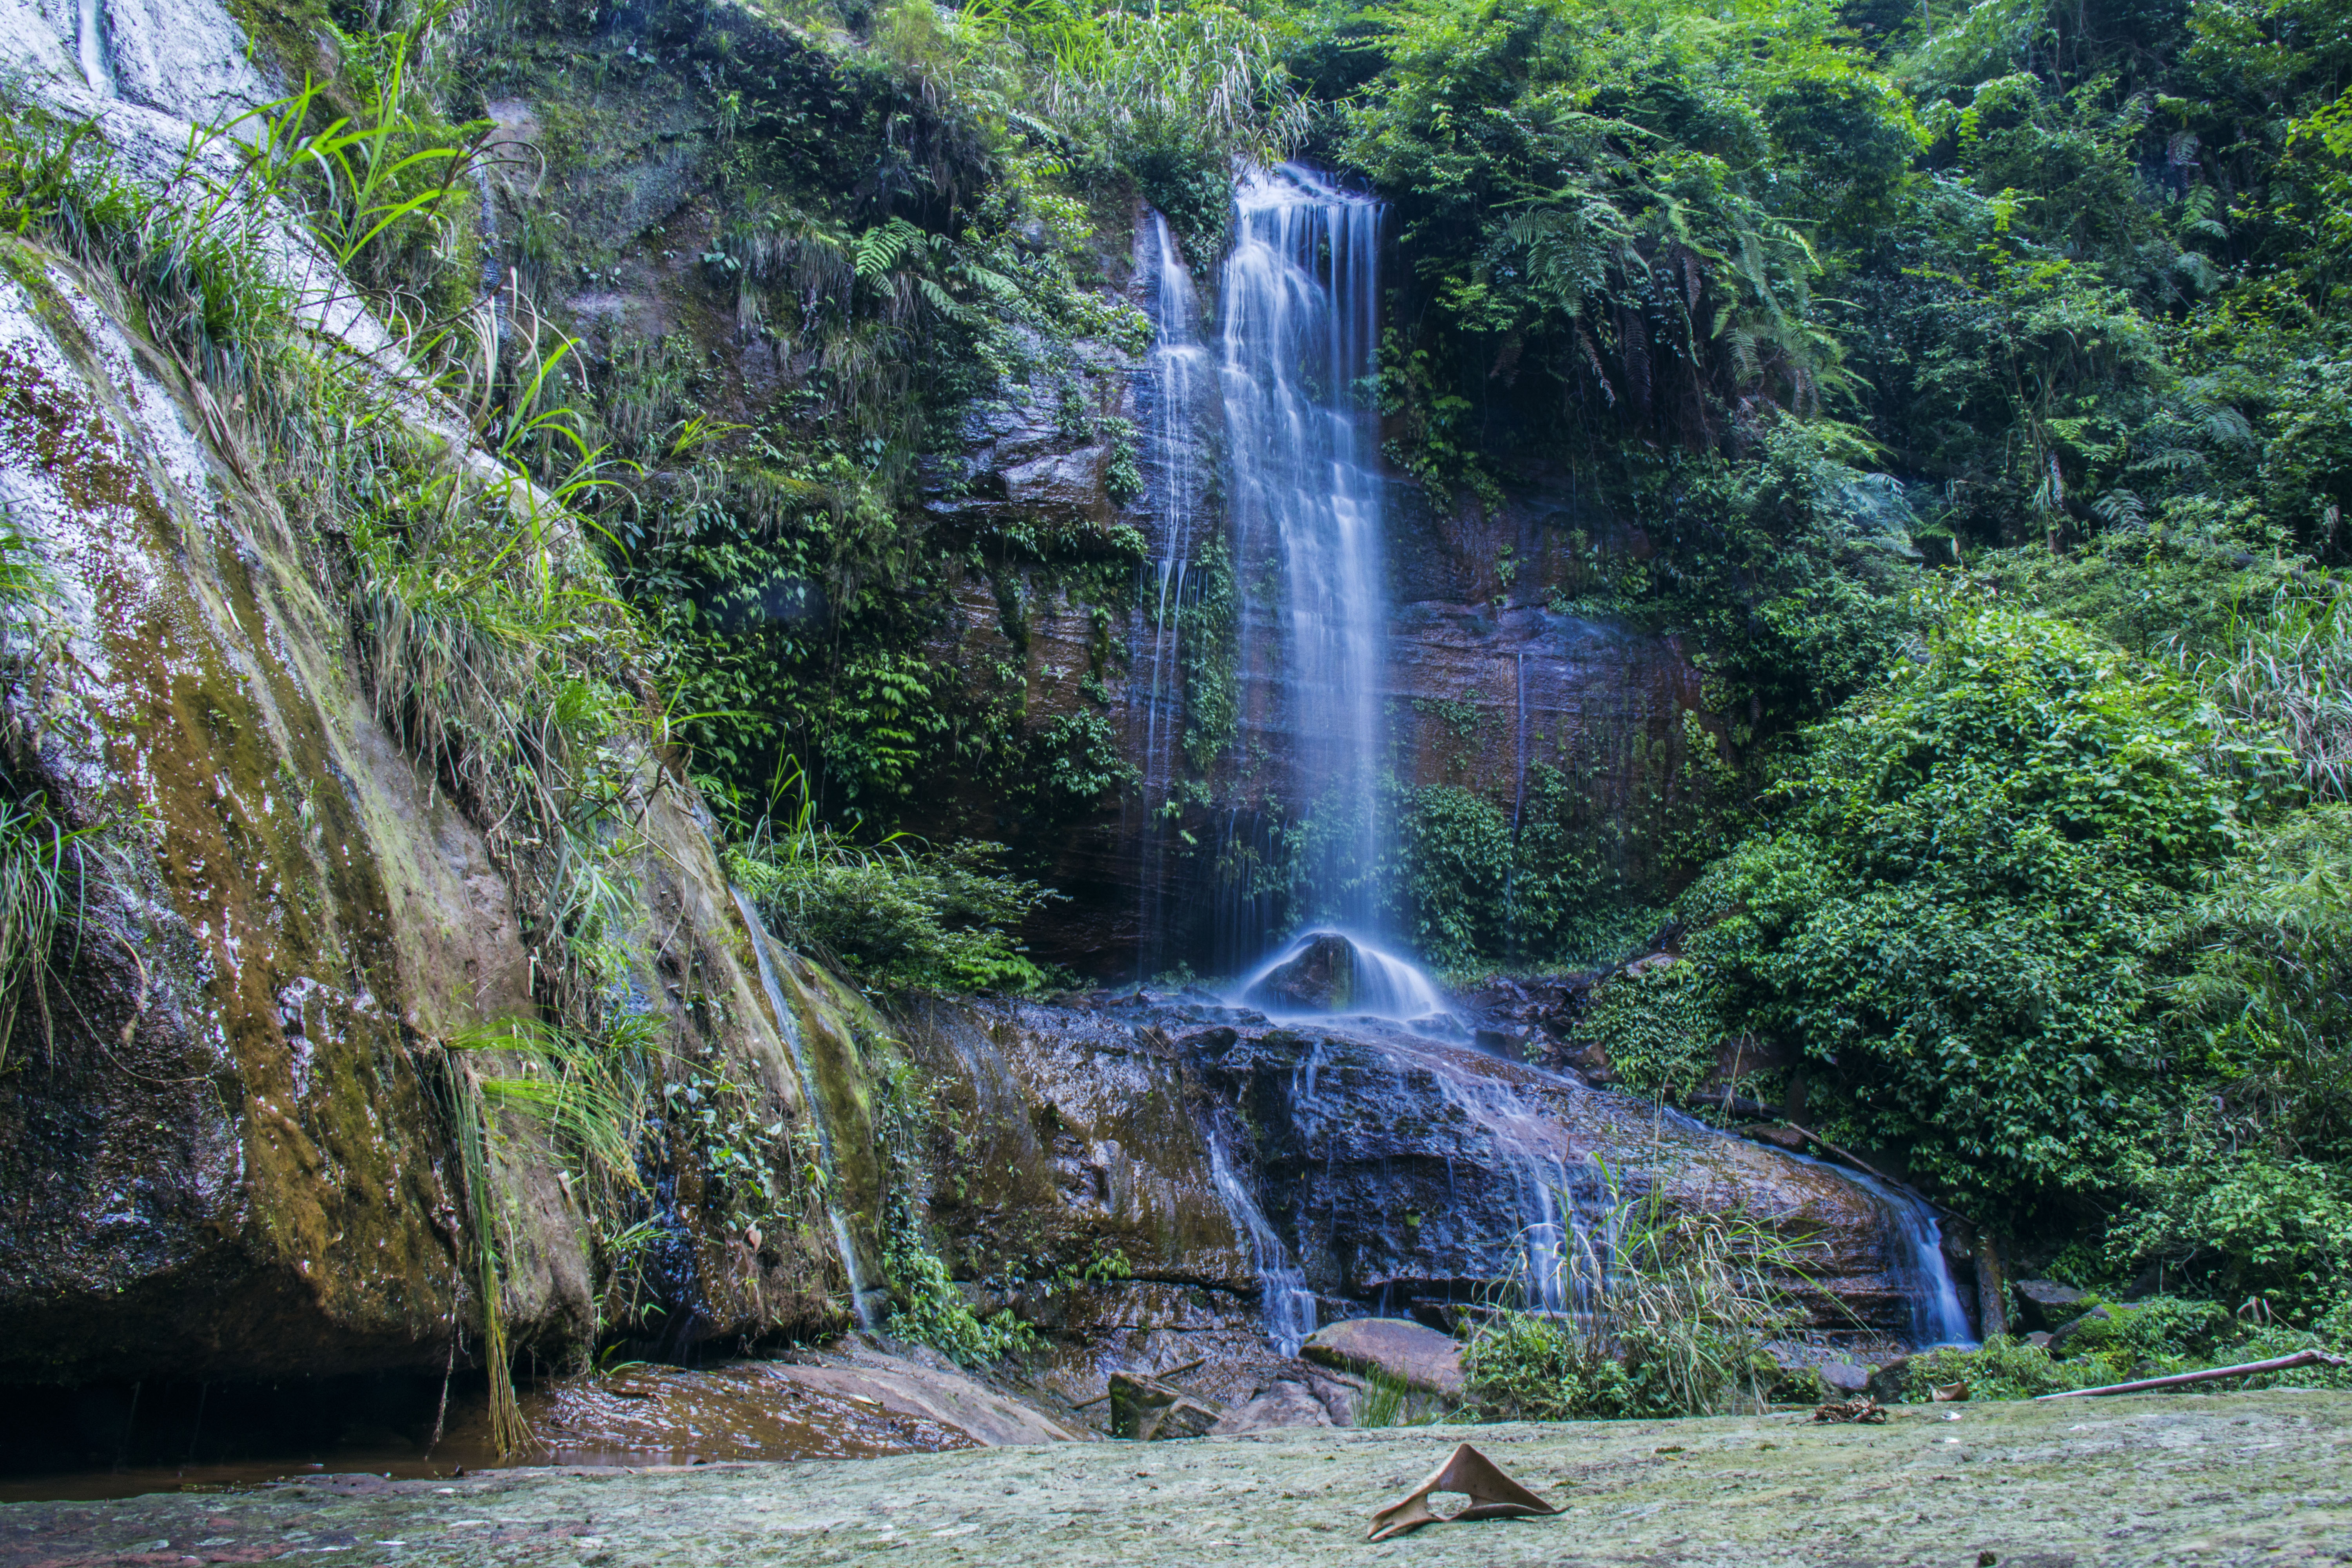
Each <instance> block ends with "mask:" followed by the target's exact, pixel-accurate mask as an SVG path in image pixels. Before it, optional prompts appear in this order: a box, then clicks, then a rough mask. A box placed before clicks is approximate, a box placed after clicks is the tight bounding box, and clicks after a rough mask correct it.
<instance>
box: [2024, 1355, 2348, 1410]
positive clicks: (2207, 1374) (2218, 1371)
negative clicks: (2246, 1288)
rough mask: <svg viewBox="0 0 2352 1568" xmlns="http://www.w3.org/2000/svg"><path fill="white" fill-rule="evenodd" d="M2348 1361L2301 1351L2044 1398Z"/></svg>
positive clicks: (2126, 1391) (2139, 1389) (2136, 1389)
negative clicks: (2266, 1358)
mask: <svg viewBox="0 0 2352 1568" xmlns="http://www.w3.org/2000/svg"><path fill="white" fill-rule="evenodd" d="M2344 1364H2345V1361H2344V1358H2343V1357H2342V1356H2340V1355H2330V1354H2328V1353H2327V1352H2326V1351H2318V1350H2313V1351H2297V1352H2294V1354H2293V1355H2283V1356H2279V1357H2277V1358H2276V1359H2274V1360H2272V1361H2250V1362H2248V1363H2245V1364H2244V1365H2242V1366H2209V1367H2207V1368H2206V1369H2205V1370H2204V1371H2203V1372H2176V1373H2173V1374H2172V1375H2171V1376H2170V1377H2143V1378H2141V1379H2140V1380H2139V1381H2138V1382H2137V1383H2110V1384H2106V1385H2105V1386H2104V1387H2100V1388H2069V1389H2066V1390H2064V1391H2063V1393H2058V1394H2042V1395H2040V1396H2038V1398H2037V1400H2036V1403H2039V1402H2040V1400H2042V1399H2087V1398H2089V1397H2090V1396H2091V1395H2093V1394H2138V1393H2141V1392H2143V1391H2145V1390H2147V1389H2151V1388H2179V1387H2180V1386H2181V1385H2183V1384H2190V1383H2211V1382H2214V1381H2215V1380H2217V1379H2219V1378H2224V1377H2252V1375H2253V1374H2254V1373H2258V1372H2291V1371H2293V1370H2294V1368H2296V1367H2299V1366H2342V1365H2344Z"/></svg>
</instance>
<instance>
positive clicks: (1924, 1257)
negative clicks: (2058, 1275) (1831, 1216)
mask: <svg viewBox="0 0 2352 1568" xmlns="http://www.w3.org/2000/svg"><path fill="white" fill-rule="evenodd" d="M1791 1157H1792V1158H1794V1159H1800V1160H1803V1161H1805V1162H1806V1163H1808V1164H1818V1165H1820V1166H1822V1169H1824V1170H1827V1171H1831V1172H1833V1173H1835V1174H1836V1175H1837V1176H1838V1177H1839V1178H1840V1179H1841V1180H1843V1181H1847V1182H1851V1183H1853V1184H1854V1185H1855V1186H1857V1187H1860V1188H1861V1189H1862V1190H1863V1191H1864V1192H1866V1193H1868V1194H1870V1195H1871V1196H1872V1197H1873V1198H1874V1199H1876V1200H1877V1202H1878V1204H1879V1206H1880V1207H1881V1208H1882V1209H1883V1210H1885V1215H1886V1254H1887V1257H1886V1264H1887V1272H1888V1274H1889V1275H1890V1276H1892V1277H1893V1278H1894V1279H1895V1281H1896V1282H1897V1285H1898V1288H1899V1289H1901V1291H1902V1293H1903V1296H1904V1298H1905V1300H1906V1301H1907V1302H1908V1303H1909V1307H1910V1322H1909V1325H1908V1332H1907V1335H1906V1337H1907V1338H1908V1339H1909V1341H1910V1342H1911V1346H1912V1348H1913V1349H1914V1350H1929V1349H1932V1348H1934V1347H1935V1346H1937V1345H1974V1344H1975V1343H1977V1338H1976V1336H1975V1335H1974V1334H1972V1333H1971V1332H1969V1314H1968V1311H1967V1310H1966V1309H1965V1308H1963V1307H1962V1306H1961V1305H1960V1291H1959V1287H1958V1285H1956V1284H1955V1283H1954V1282H1953V1280H1952V1269H1951V1265H1950V1264H1948V1262H1946V1261H1945V1258H1944V1230H1943V1225H1942V1223H1941V1222H1940V1221H1938V1220H1937V1218H1936V1211H1935V1208H1934V1207H1933V1206H1932V1205H1930V1204H1929V1203H1928V1202H1927V1199H1925V1198H1923V1197H1921V1196H1920V1195H1919V1194H1917V1193H1915V1192H1913V1191H1912V1190H1911V1189H1910V1188H1908V1187H1903V1186H1897V1185H1896V1184H1894V1183H1893V1182H1888V1181H1882V1180H1880V1179H1879V1178H1878V1177H1876V1176H1874V1175H1872V1174H1870V1173H1868V1172H1865V1171H1856V1170H1852V1169H1849V1168H1848V1167H1846V1166H1843V1165H1832V1164H1830V1163H1827V1162H1825V1161H1819V1160H1814V1159H1813V1158H1812V1157H1811V1156H1810V1155H1804V1154H1799V1155H1793V1156H1791Z"/></svg>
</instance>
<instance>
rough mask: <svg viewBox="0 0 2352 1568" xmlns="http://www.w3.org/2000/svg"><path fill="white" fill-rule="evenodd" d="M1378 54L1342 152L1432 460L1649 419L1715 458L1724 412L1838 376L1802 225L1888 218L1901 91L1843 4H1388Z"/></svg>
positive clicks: (1597, 436) (1835, 389)
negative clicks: (1363, 211) (1392, 266)
mask: <svg viewBox="0 0 2352 1568" xmlns="http://www.w3.org/2000/svg"><path fill="white" fill-rule="evenodd" d="M1381 19H1382V22H1383V24H1384V30H1383V32H1382V33H1381V35H1380V36H1379V37H1378V39H1377V47H1378V48H1379V50H1380V53H1381V57H1382V58H1383V59H1384V62H1385V63H1384V68H1383V69H1382V70H1381V72H1380V74H1379V75H1378V76H1377V77H1376V78H1375V79H1373V80H1372V81H1371V82H1370V84H1369V86H1368V87H1367V88H1366V89H1365V90H1364V92H1363V94H1362V97H1361V99H1360V100H1359V101H1358V102H1357V103H1355V104H1352V105H1351V106H1350V107H1349V112H1348V120H1347V132H1346V134H1345V136H1344V138H1343V140H1342V142H1341V146H1342V148H1343V150H1344V153H1345V155H1346V156H1347V158H1348V159H1349V161H1350V162H1352V163H1355V164H1357V165H1359V166H1360V167H1361V168H1363V169H1365V170H1366V171H1367V172H1369V173H1370V174H1371V175H1372V177H1373V178H1374V180H1375V181H1377V182H1378V183H1379V184H1380V185H1381V187H1382V188H1383V190H1384V191H1386V192H1388V193H1390V194H1391V196H1392V199H1393V200H1394V201H1395V202H1396V204H1397V209H1398V219H1399V234H1400V237H1401V240H1402V245H1403V247H1404V254H1405V258H1406V261H1407V264H1408V267H1409V269H1410V273H1411V276H1412V283H1411V288H1412V293H1413V295H1414V296H1415V307H1414V310H1412V319H1414V320H1416V321H1418V323H1419V325H1418V326H1417V327H1416V328H1415V329H1414V331H1413V333H1412V336H1411V337H1410V338H1408V337H1405V336H1404V335H1402V334H1397V335H1395V336H1393V337H1392V338H1391V342H1390V343H1389V345H1388V347H1387V349H1386V351H1385V352H1384V353H1383V356H1382V357H1383V363H1382V374H1383V378H1384V387H1385V391H1384V395H1385V398H1386V401H1387V404H1388V405H1389V407H1390V409H1391V411H1392V412H1393V413H1395V414H1397V415H1399V416H1401V417H1402V421H1403V425H1404V429H1405V431H1406V435H1405V437H1404V439H1403V440H1402V443H1401V444H1400V446H1399V447H1398V448H1397V456H1398V457H1399V458H1400V460H1402V462H1403V463H1404V464H1405V465H1406V466H1407V468H1410V469H1411V470H1412V471H1413V472H1415V473H1417V474H1419V475H1421V476H1422V477H1423V478H1425V479H1432V480H1437V481H1442V482H1449V483H1450V482H1454V481H1457V480H1459V479H1466V478H1470V477H1472V476H1473V475H1474V474H1475V471H1476V469H1477V468H1479V466H1480V465H1481V463H1482V462H1483V460H1484V458H1483V455H1482V454H1481V453H1480V452H1479V451H1478V450H1476V449H1475V444H1474V443H1473V442H1471V441H1470V440H1469V439H1467V438H1466V437H1465V429H1466V428H1467V427H1468V426H1469V424H1470V422H1471V420H1472V416H1473V414H1474V410H1475V417H1476V426H1477V428H1479V429H1480V430H1482V431H1483V432H1485V435H1484V437H1483V439H1484V441H1485V442H1486V444H1487V445H1488V446H1490V447H1491V446H1493V445H1495V444H1496V421H1497V417H1498V416H1500V418H1501V419H1502V420H1503V421H1505V422H1506V423H1505V424H1504V425H1503V426H1502V428H1504V429H1507V430H1508V431H1509V432H1510V435H1509V436H1508V437H1506V439H1507V440H1509V441H1511V442H1513V443H1514V444H1517V443H1524V444H1526V445H1528V446H1529V447H1534V446H1537V445H1538V444H1541V443H1544V442H1546V441H1549V440H1553V439H1557V438H1558V437H1559V436H1562V435H1568V436H1570V437H1571V438H1572V439H1575V440H1576V441H1577V444H1578V445H1579V446H1580V447H1582V446H1585V445H1587V444H1588V443H1597V442H1600V441H1602V440H1606V439H1609V438H1611V437H1613V435H1614V434H1615V433H1616V432H1619V431H1622V430H1625V429H1632V428H1639V429H1644V430H1649V431H1654V432H1657V433H1658V434H1660V435H1661V436H1663V437H1665V438H1667V439H1670V440H1672V441H1674V442H1676V443H1678V444H1682V445H1686V446H1689V447H1696V448H1700V449H1705V448H1709V447H1714V446H1716V445H1717V443H1719V442H1723V441H1726V440H1727V439H1728V438H1729V437H1730V436H1731V434H1732V430H1733V427H1734V424H1735V420H1734V419H1733V418H1732V417H1731V416H1729V414H1728V406H1729V405H1734V404H1737V403H1740V402H1744V401H1748V400H1756V401H1764V400H1772V401H1777V402H1779V403H1780V404H1781V405H1784V406H1787V407H1789V408H1791V409H1794V410H1796V411H1799V412H1801V413H1811V412H1812V411H1814V410H1815V409H1818V408H1819V407H1821V406H1822V404H1823V401H1824V399H1825V398H1826V397H1829V396H1831V395H1837V394H1840V393H1842V392H1844V391H1848V390H1850V389H1851V387H1852V383H1851V381H1850V378H1848V377H1847V376H1846V375H1845V374H1844V373H1843V370H1842V369H1841V368H1840V363H1839V362H1840V359H1841V357H1842V355H1841V352H1840V349H1839V347H1838V345H1837V343H1836V342H1835V340H1834V338H1833V337H1832V335H1831V334H1830V333H1829V332H1828V331H1825V330H1824V328H1823V326H1822V323H1821V322H1820V321H1819V320H1818V317H1817V313H1816V310H1815V307H1814V305H1813V302H1812V300H1811V279H1812V276H1813V275H1814V273H1815V272H1816V271H1817V270H1818V269H1819V263H1818V261H1817V258H1816V257H1815V254H1814V249H1813V247H1812V245H1811V243H1810V242H1809V241H1808V240H1807V239H1806V238H1805V237H1804V236H1803V234H1802V232H1801V228H1800V227H1799V225H1800V224H1803V223H1808V222H1812V223H1822V222H1826V223H1828V224H1830V225H1831V226H1832V230H1833V231H1834V230H1836V229H1837V228H1840V227H1843V226H1845V225H1850V224H1854V223H1858V222H1862V221H1865V220H1867V219H1868V218H1870V217H1872V216H1876V215H1878V214H1880V213H1883V212H1884V211H1885V209H1886V207H1887V204H1888V201H1889V199H1890V194H1891V192H1892V191H1893V189H1894V188H1895V185H1896V184H1897V183H1898V182H1899V180H1900V179H1901V177H1902V175H1903V174H1904V171H1905V168H1906V164H1907V163H1908V162H1909V160H1910V158H1911V156H1912V154H1913V152H1914V149H1915V148H1916V139H1915V136H1916V133H1915V132H1914V130H1913V128H1912V125H1911V122H1910V115H1909V111H1908V107H1907V105H1906V103H1905V102H1904V101H1903V100H1902V98H1901V96H1900V95H1899V94H1897V93H1895V91H1894V90H1893V89H1892V88H1891V87H1890V85H1889V84H1888V83H1887V82H1886V80H1885V79H1884V78H1883V77H1881V76H1879V75H1878V74H1877V73H1876V72H1874V70H1873V69H1872V68H1871V67H1870V65H1869V62H1868V61H1867V60H1866V59H1865V58H1864V57H1863V56H1862V55H1861V54H1860V53H1859V52H1858V51H1856V50H1854V49H1853V48H1852V47H1850V46H1848V45H1846V44H1844V43H1843V42H1842V41H1840V40H1839V38H1838V37H1837V30H1836V29H1837V22H1836V14H1835V12H1834V11H1833V10H1832V8H1830V7H1828V6H1825V5H1805V4H1789V5H1774V6H1770V7H1767V8H1757V9H1750V10H1742V11H1736V12H1725V11H1723V10H1722V9H1721V8H1719V7H1716V6H1710V5H1681V4H1676V3H1674V0H1651V3H1647V4H1643V5H1634V6H1631V7H1625V6H1615V7H1602V6H1597V5H1586V4H1581V3H1579V0H1510V3H1507V4H1505V5H1485V4H1481V5H1472V4H1467V3H1465V0H1423V3H1420V4H1414V5H1403V6H1396V7H1391V8H1389V9H1388V10H1386V11H1384V12H1383V13H1381Z"/></svg>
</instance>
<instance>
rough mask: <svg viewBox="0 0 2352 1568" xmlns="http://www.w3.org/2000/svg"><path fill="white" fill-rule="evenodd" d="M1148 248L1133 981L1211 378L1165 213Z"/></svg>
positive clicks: (1179, 693) (1153, 943) (1157, 841)
mask: <svg viewBox="0 0 2352 1568" xmlns="http://www.w3.org/2000/svg"><path fill="white" fill-rule="evenodd" d="M1142 238H1144V239H1145V240H1146V241H1147V242H1148V245H1147V246H1139V251H1141V252H1142V254H1139V256H1138V258H1137V269H1138V270H1139V271H1148V272H1149V275H1150V279H1151V285H1150V296H1149V299H1150V305H1149V313H1150V317H1151V325H1152V339H1151V351H1150V354H1149V355H1148V356H1147V358H1146V359H1145V361H1144V367H1143V375H1142V378H1141V386H1140V388H1139V391H1140V397H1139V402H1140V403H1141V405H1142V408H1141V412H1142V413H1143V415H1144V430H1143V437H1144V463H1145V474H1146V476H1147V480H1148V482H1149V484H1150V507H1151V518H1152V522H1153V524H1154V525H1155V531H1156V532H1157V533H1158V535H1159V541H1160V553H1159V558H1158V560H1157V561H1155V562H1154V563H1153V573H1152V577H1151V580H1150V584H1148V585H1147V588H1146V595H1147V597H1146V599H1145V602H1144V604H1143V605H1141V606H1140V607H1139V616H1148V619H1147V620H1146V621H1145V624H1144V625H1142V626H1140V627H1139V635H1137V636H1136V637H1134V638H1133V639H1132V640H1131V641H1130V643H1129V646H1130V647H1134V648H1135V649H1136V650H1137V653H1138V655H1139V658H1138V660H1137V663H1138V666H1139V668H1137V670H1136V672H1135V676H1134V679H1132V680H1131V681H1130V682H1129V694H1130V695H1129V704H1130V718H1129V722H1130V725H1131V726H1132V728H1133V730H1134V731H1139V732H1140V739H1141V742H1142V744H1141V747H1140V754H1141V761H1142V774H1143V778H1142V784H1141V787H1140V790H1139V806H1140V809H1141V811H1142V813H1143V821H1142V832H1141V834H1140V835H1139V865H1140V868H1141V873H1142V874H1141V876H1140V877H1139V879H1138V881H1139V884H1140V889H1141V892H1140V897H1141V900H1142V908H1141V910H1140V911H1139V912H1140V917H1141V918H1140V920H1139V931H1140V932H1141V942H1140V943H1139V949H1138V953H1137V963H1138V971H1139V972H1138V974H1137V978H1138V979H1139V980H1149V979H1150V978H1151V976H1152V975H1153V974H1155V973H1158V972H1160V970H1162V969H1164V968H1166V967H1167V965H1168V958H1169V954H1168V952H1166V951H1165V947H1166V941H1165V939H1166V935H1167V931H1168V926H1169V921H1168V914H1169V910H1168V909H1167V907H1166V906H1167V902H1168V888H1167V876H1166V863H1167V858H1168V855H1169V851H1170V847H1171V846H1170V845H1169V843H1168V837H1169V833H1170V826H1171V825H1170V817H1171V805H1174V804H1175V803H1174V800H1173V791H1174V786H1175V782H1176V755H1177V749H1178V736H1179V732H1180V731H1181V728H1182V723H1181V721H1182V717H1183V700H1184V691H1183V682H1182V679H1181V673H1182V672H1181V665H1180V664H1179V662H1178V656H1179V654H1180V653H1181V640H1182V627H1181V610H1182V608H1183V605H1184V575H1185V569H1186V567H1187V565H1188V564H1189V563H1190V560H1191V556H1192V530H1193V521H1194V519H1195V518H1196V516H1197V515H1198V514H1199V512H1200V510H1201V507H1202V499H1203V498H1202V490H1203V489H1204V488H1205V487H1204V484H1203V476H1204V474H1205V472H1206V468H1207V465H1206V464H1205V462H1204V461H1203V460H1202V439H1201V432H1200V417H1201V408H1202V398H1203V395H1204V394H1205V393H1206V392H1207V391H1208V389H1209V385H1210V377H1209V371H1210V363H1209V351H1208V348H1207V347H1206V345H1204V344H1203V343H1202V342H1201V335H1200V305H1199V301H1198V300H1197V299H1196V297H1195V296H1194V294H1193V291H1192V274H1191V273H1190V272H1188V271H1186V270H1185V268H1184V255H1183V252H1182V251H1181V249H1180V248H1179V247H1178V246H1177V244H1176V240H1175V237H1174V236H1173V235H1172V234H1171V233H1170V232H1169V228H1168V220H1167V219H1166V218H1164V217H1162V216H1160V214H1158V213H1156V212H1155V213H1152V214H1150V223H1149V225H1147V226H1146V228H1145V230H1144V234H1143V236H1142Z"/></svg>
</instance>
